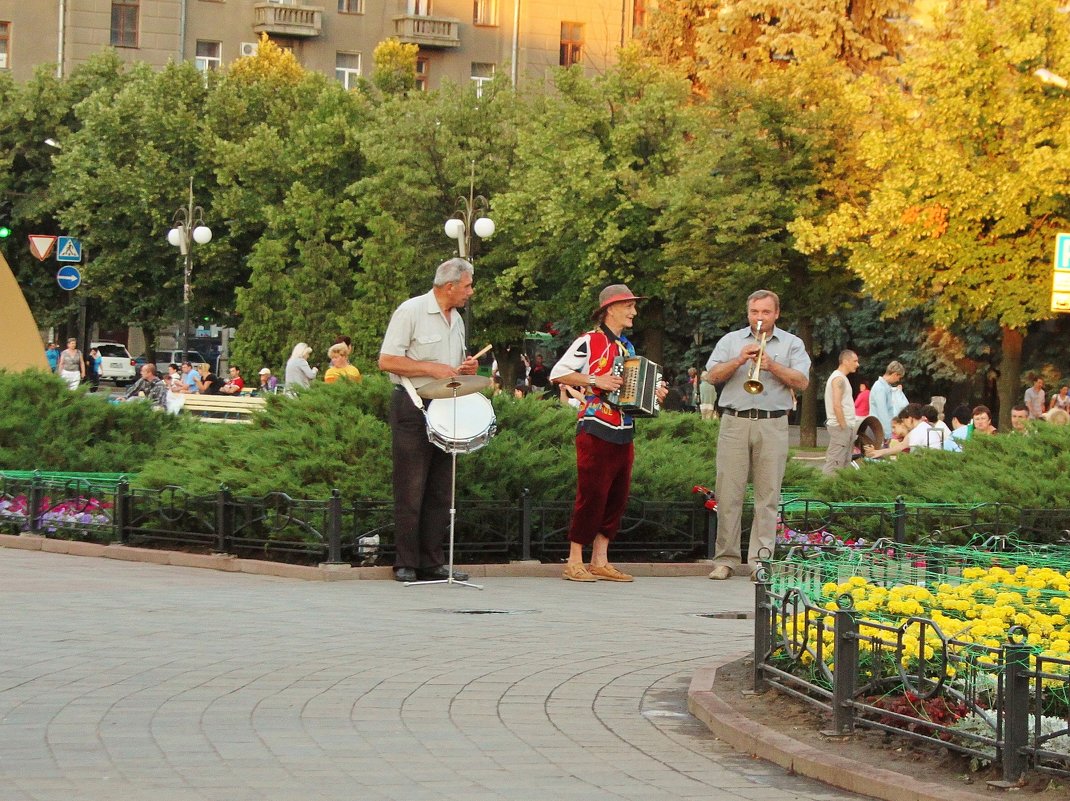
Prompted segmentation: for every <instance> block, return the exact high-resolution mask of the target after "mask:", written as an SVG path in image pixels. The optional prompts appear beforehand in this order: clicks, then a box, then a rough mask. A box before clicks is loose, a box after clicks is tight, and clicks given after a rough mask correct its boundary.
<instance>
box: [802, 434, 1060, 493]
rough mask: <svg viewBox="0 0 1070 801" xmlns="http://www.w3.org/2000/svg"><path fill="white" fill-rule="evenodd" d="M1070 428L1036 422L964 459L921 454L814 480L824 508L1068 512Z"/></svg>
mask: <svg viewBox="0 0 1070 801" xmlns="http://www.w3.org/2000/svg"><path fill="white" fill-rule="evenodd" d="M1068 475H1070V426H1052V425H1048V424H1046V423H1036V424H1033V425H1031V426H1030V428H1029V431H1028V433H1025V434H1017V433H1001V434H997V435H996V436H994V437H984V436H979V437H976V438H974V439H971V440H970V441H968V442H966V443H965V447H964V449H963V452H962V453H953V452H950V451H938V450H931V449H927V448H926V449H921V450H919V451H916V452H914V453H908V454H904V455H902V456H900V457H899V458H898V459H897V460H895V461H884V460H881V461H877V462H866V463H864V464H863V466H862V469H861V470H841V471H840V472H839V473H838V474H836V475H835V476H834V477H831V478H828V479H818V480H816V481H815V482H814V484H813V487H812V492H813V494H814V496H815V497H817V498H821V499H823V500H827V501H833V502H835V501H854V500H866V501H893V500H895V498H896V497H897V496H903V498H904V499H905V500H907V501H910V502H924V503H964V504H972V503H996V502H998V503H1009V504H1014V505H1016V506H1020V507H1022V508H1028V509H1066V508H1070V478H1068V477H1067V476H1068Z"/></svg>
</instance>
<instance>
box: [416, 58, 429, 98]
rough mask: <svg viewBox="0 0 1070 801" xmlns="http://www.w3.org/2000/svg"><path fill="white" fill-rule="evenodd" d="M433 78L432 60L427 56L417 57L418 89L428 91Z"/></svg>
mask: <svg viewBox="0 0 1070 801" xmlns="http://www.w3.org/2000/svg"><path fill="white" fill-rule="evenodd" d="M430 77H431V60H430V59H429V58H427V56H417V57H416V88H417V90H419V91H421V92H426V91H427V81H428V79H429V78H430Z"/></svg>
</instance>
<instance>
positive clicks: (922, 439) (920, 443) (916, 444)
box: [907, 420, 941, 450]
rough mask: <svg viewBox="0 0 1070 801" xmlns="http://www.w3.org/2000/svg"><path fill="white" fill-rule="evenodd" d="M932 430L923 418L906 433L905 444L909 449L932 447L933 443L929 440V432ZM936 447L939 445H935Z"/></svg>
mask: <svg viewBox="0 0 1070 801" xmlns="http://www.w3.org/2000/svg"><path fill="white" fill-rule="evenodd" d="M931 430H932V426H931V425H929V423H928V422H927V421H925V420H920V421H919V422H918V424H917V425H916V426H914V428H913V429H911V431H910V433H909V434H907V445H908V446H909V447H910V449H911V450H913V449H914V448H932V447H933V445H932V444H930V441H929V432H930V431H931ZM936 447H938V448H939V447H941V446H940V445H937V446H936Z"/></svg>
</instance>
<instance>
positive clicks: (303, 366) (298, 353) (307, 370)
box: [286, 342, 317, 395]
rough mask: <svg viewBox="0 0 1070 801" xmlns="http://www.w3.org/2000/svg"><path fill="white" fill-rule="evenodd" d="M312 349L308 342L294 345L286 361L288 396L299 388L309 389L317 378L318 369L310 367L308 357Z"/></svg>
mask: <svg viewBox="0 0 1070 801" xmlns="http://www.w3.org/2000/svg"><path fill="white" fill-rule="evenodd" d="M311 355H312V348H311V347H309V345H308V343H307V342H298V343H297V344H296V345H294V349H293V352H292V353H291V354H290V358H289V359H287V361H286V394H287V395H292V394H293V393H294V390H296V389H297V388H298V387H302V388H304V387H307V386H308V385H309V383H310V382H311V381H312V379H313V378H315V377H316V372H317V368H315V367H309V366H308V357H309V356H311Z"/></svg>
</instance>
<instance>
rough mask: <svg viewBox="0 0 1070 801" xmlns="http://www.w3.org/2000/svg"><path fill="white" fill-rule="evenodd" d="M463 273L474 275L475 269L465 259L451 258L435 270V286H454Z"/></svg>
mask: <svg viewBox="0 0 1070 801" xmlns="http://www.w3.org/2000/svg"><path fill="white" fill-rule="evenodd" d="M464 273H468V274H469V275H475V267H473V266H472V262H470V261H468V260H467V259H461V258H453V259H448V260H447V261H444V262H442V264H440V265H438V269H437V270H435V286H445V285H446V284H456V283H457V282H459V281H460V280H461V276H462V275H463V274H464Z"/></svg>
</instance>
